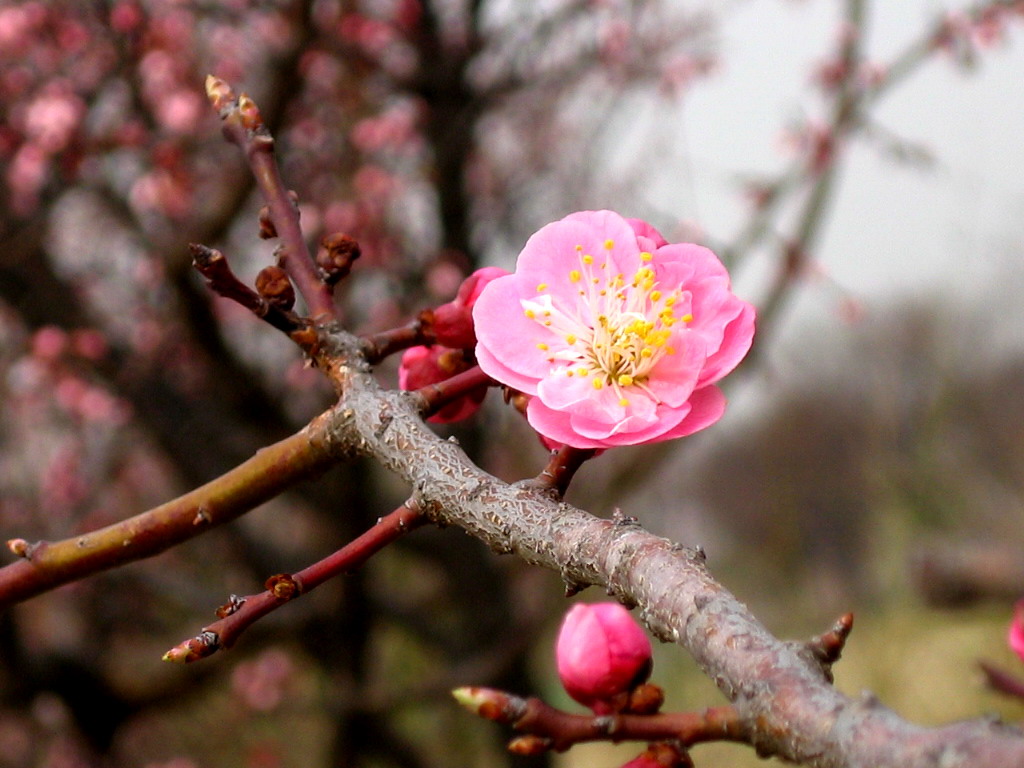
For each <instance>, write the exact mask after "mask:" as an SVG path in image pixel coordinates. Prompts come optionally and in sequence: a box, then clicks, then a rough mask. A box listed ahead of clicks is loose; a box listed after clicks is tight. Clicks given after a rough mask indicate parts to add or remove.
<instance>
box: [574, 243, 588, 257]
mask: <svg viewBox="0 0 1024 768" xmlns="http://www.w3.org/2000/svg"><path fill="white" fill-rule="evenodd" d="M576 250H577V251H582V250H583V246H582V245H578V244H577V246H576ZM583 258H586V256H584V257H583Z"/></svg>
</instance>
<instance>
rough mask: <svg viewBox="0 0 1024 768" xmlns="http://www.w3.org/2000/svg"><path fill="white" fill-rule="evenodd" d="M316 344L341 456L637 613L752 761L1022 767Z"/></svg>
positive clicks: (334, 347)
mask: <svg viewBox="0 0 1024 768" xmlns="http://www.w3.org/2000/svg"><path fill="white" fill-rule="evenodd" d="M325 344H326V345H327V346H328V347H329V349H327V350H325V352H326V354H325V355H324V358H322V359H333V360H336V361H341V362H339V363H337V364H336V367H335V369H334V370H333V371H331V372H330V374H331V376H332V378H333V379H334V380H335V382H336V383H337V384H338V386H339V389H340V398H339V401H338V404H337V406H336V407H335V409H334V411H333V418H332V421H333V423H332V426H331V428H330V432H331V439H332V441H333V442H334V448H335V449H336V450H337V451H338V452H339V454H344V453H348V454H351V453H361V454H365V455H369V456H372V457H374V458H375V459H376V460H378V461H380V462H381V463H382V464H383V465H384V466H387V467H388V468H389V469H391V470H392V471H394V472H395V473H396V474H398V475H399V476H400V477H402V478H403V479H404V480H405V481H406V482H408V483H409V485H410V486H411V488H412V493H413V496H414V498H415V499H416V500H417V501H418V502H419V503H420V504H421V505H422V506H423V509H424V510H425V511H427V513H428V514H429V516H430V517H431V519H432V520H433V521H434V522H436V523H438V524H440V525H451V526H458V527H460V528H462V529H464V530H465V531H466V532H467V533H469V534H470V535H472V536H475V537H477V538H478V539H480V540H482V541H484V542H485V543H486V544H487V545H488V546H490V547H491V549H492V550H494V551H495V552H497V553H501V554H514V555H516V556H518V557H521V558H523V559H524V560H525V561H527V562H528V563H531V564H534V565H538V566H541V567H544V568H548V569H550V570H554V571H556V572H558V573H559V574H560V575H561V577H562V579H563V581H564V582H565V584H566V586H567V589H568V590H570V591H575V590H578V589H580V588H582V587H584V586H587V585H597V586H601V587H604V588H605V590H606V591H607V592H608V593H609V594H610V595H613V596H615V597H616V598H618V599H620V600H621V601H623V602H624V603H626V604H629V605H635V606H638V607H639V609H640V617H641V619H642V621H643V622H644V623H645V624H646V625H647V626H648V628H650V630H651V631H652V632H653V633H654V634H655V636H657V637H658V638H660V639H661V640H663V641H665V642H672V643H678V644H679V645H681V646H683V647H684V648H686V649H687V650H688V651H689V652H690V653H691V654H692V655H693V657H694V659H695V660H696V662H697V664H698V665H699V666H700V668H701V669H702V670H703V671H704V673H705V674H707V675H708V676H709V677H711V678H712V679H713V680H714V681H715V683H716V684H717V685H718V687H719V688H720V689H721V690H722V692H723V693H724V694H725V695H726V696H727V697H728V698H729V700H730V701H732V702H733V703H734V705H735V706H736V707H737V708H738V710H739V711H740V713H741V715H742V716H743V717H744V719H745V720H746V723H747V727H748V728H749V732H750V733H751V734H752V742H753V746H754V747H755V748H756V749H757V750H758V752H759V753H761V754H764V755H777V756H779V757H782V758H785V759H788V760H791V761H794V762H797V763H800V764H804V765H810V766H818V767H819V768H840V766H844V767H849V768H1009V766H1024V734H1022V733H1021V731H1020V730H1018V729H1017V728H1013V727H1010V726H1006V725H1002V724H999V723H997V722H992V721H986V720H977V721H970V722H964V723H957V724H953V725H949V726H946V727H942V728H923V727H920V726H916V725H913V724H910V723H907V722H906V721H904V720H902V719H901V718H900V717H898V716H897V715H896V714H895V713H893V712H892V711H890V710H888V709H886V708H885V707H883V706H882V705H881V704H880V703H879V702H878V701H876V700H875V699H874V698H873V697H871V696H869V695H865V696H863V697H862V698H860V699H857V700H854V699H851V698H849V697H847V696H845V695H843V694H841V693H840V692H839V691H837V690H836V689H835V688H834V687H833V686H832V684H831V682H830V678H829V675H828V671H827V669H826V668H825V667H824V666H823V664H822V662H821V661H820V660H819V659H818V658H817V657H816V656H815V655H814V654H813V653H812V651H811V650H810V648H809V647H808V646H807V645H805V644H802V643H793V642H784V641H781V640H779V639H777V638H775V637H774V636H772V635H771V634H770V633H769V632H768V630H767V629H766V628H765V627H764V626H763V625H762V624H761V623H760V622H759V621H758V620H757V619H756V618H755V617H754V616H753V615H752V614H751V613H750V611H749V610H748V609H747V608H746V606H744V605H743V604H742V603H740V602H739V601H738V600H737V599H736V598H735V597H734V596H733V595H731V594H730V593H729V591H728V590H726V589H725V588H724V587H723V586H721V585H720V584H719V583H717V582H716V581H715V580H714V578H713V577H712V576H711V574H710V573H709V571H708V570H707V568H706V567H705V564H704V557H703V553H702V552H701V551H700V550H698V549H693V548H688V547H683V546H680V545H678V544H673V543H672V542H670V541H668V540H666V539H663V538H660V537H656V536H654V535H652V534H650V533H648V532H647V531H645V530H644V529H643V528H642V527H641V526H640V525H639V524H638V523H637V522H636V521H635V520H633V519H631V518H620V519H616V520H605V519H600V518H597V517H594V516H593V515H590V514H589V513H587V512H585V511H583V510H580V509H576V508H575V507H572V506H570V505H568V504H565V503H563V502H560V501H558V500H556V499H554V498H552V497H551V496H549V495H547V494H545V493H544V492H542V491H539V490H537V489H536V488H534V487H532V486H531V485H530V484H527V483H520V484H515V485H509V484H506V483H504V482H502V481H500V480H498V479H496V478H494V477H492V476H491V475H488V474H487V473H485V472H484V471H483V470H481V469H480V468H478V467H477V466H476V465H475V464H473V462H472V461H470V459H469V458H468V457H467V456H466V454H465V453H464V452H463V451H462V449H461V448H460V447H459V446H458V445H457V444H456V443H455V442H452V441H446V440H442V439H440V438H438V437H437V436H436V435H435V434H434V433H433V432H431V431H430V430H429V429H428V428H427V427H426V426H425V425H424V423H423V421H422V420H421V419H420V418H419V415H418V413H417V402H416V397H415V396H414V395H411V394H408V393H401V392H394V391H385V390H383V389H382V388H381V387H380V386H379V385H378V384H377V383H376V382H375V381H374V379H373V378H372V376H371V375H370V373H369V368H368V367H367V366H366V365H365V364H363V363H362V362H361V356H360V353H359V342H358V340H357V339H355V338H354V337H352V336H349V335H348V334H346V333H344V332H341V331H333V332H331V333H329V334H328V335H326V337H325Z"/></svg>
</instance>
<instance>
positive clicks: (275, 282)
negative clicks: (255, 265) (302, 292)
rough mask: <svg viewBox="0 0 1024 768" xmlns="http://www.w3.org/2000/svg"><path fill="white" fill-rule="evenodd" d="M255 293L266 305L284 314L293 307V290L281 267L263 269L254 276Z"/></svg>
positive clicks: (286, 274)
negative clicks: (283, 311) (281, 310)
mask: <svg viewBox="0 0 1024 768" xmlns="http://www.w3.org/2000/svg"><path fill="white" fill-rule="evenodd" d="M256 292H257V293H258V294H259V295H260V296H262V297H263V298H264V299H265V300H266V301H267V303H268V304H271V305H273V306H275V307H277V308H278V309H283V310H285V311H286V312H287V311H288V310H290V309H291V308H292V307H294V306H295V288H293V287H292V282H291V280H289V279H288V273H287V272H285V271H284V270H283V269H282V268H281V267H264V268H263V269H261V270H260V273H259V274H258V275H256Z"/></svg>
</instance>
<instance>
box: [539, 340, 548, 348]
mask: <svg viewBox="0 0 1024 768" xmlns="http://www.w3.org/2000/svg"><path fill="white" fill-rule="evenodd" d="M547 348H548V345H547V344H545V343H544V342H543V341H542V342H541V343H540V344H538V345H537V349H540V350H546V349H547Z"/></svg>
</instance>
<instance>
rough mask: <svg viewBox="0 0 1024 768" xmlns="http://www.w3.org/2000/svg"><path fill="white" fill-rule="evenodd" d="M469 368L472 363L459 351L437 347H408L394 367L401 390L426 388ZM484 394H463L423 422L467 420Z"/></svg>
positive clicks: (481, 391) (482, 391) (478, 392)
mask: <svg viewBox="0 0 1024 768" xmlns="http://www.w3.org/2000/svg"><path fill="white" fill-rule="evenodd" d="M471 367H472V363H471V362H470V360H469V359H468V358H467V356H466V353H465V352H463V350H461V349H450V348H449V347H442V346H441V345H439V344H435V345H434V346H432V347H411V348H409V349H407V350H405V352H404V353H403V354H402V362H401V364H400V365H399V367H398V386H399V387H400V388H401V389H404V390H413V389H419V388H421V387H428V386H430V385H431V384H437V383H438V382H441V381H444V380H445V379H450V378H451V377H452V376H454V375H455V374H457V373H462V372H463V371H467V370H469V369H470V368H471ZM486 394H487V390H486V389H480V390H479V391H476V392H473V393H472V394H469V395H466V396H465V397H463V398H460V399H458V400H456V401H455V402H453V403H449V404H448V405H446V406H445V407H444V408H442V409H441V410H439V411H438V412H437V413H435V414H434V415H433V416H431V417H430V418H429V419H427V421H431V422H434V423H443V422H448V421H461V420H462V419H466V418H469V417H470V416H472V415H473V414H474V413H476V411H477V409H478V408H479V407H480V403H482V402H483V399H484V396H485V395H486Z"/></svg>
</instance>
